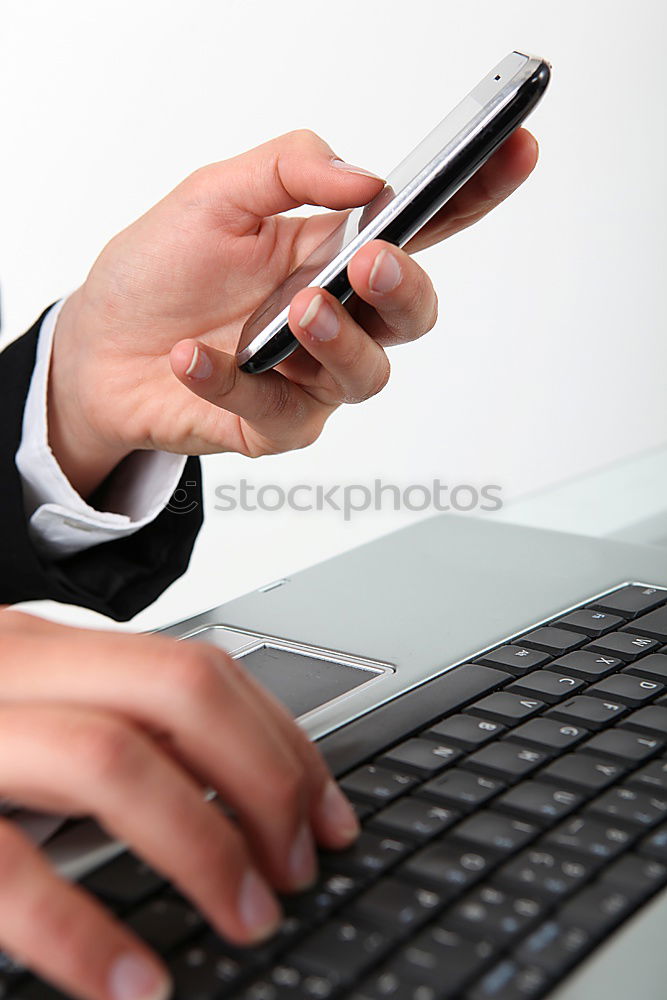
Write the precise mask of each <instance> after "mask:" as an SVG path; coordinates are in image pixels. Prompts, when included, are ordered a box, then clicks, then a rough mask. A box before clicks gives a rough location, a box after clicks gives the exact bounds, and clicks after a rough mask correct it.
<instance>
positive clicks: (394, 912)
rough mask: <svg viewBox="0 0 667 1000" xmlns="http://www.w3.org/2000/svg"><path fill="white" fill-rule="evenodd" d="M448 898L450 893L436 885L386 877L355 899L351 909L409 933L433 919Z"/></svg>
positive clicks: (373, 921)
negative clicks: (431, 885) (413, 883)
mask: <svg viewBox="0 0 667 1000" xmlns="http://www.w3.org/2000/svg"><path fill="white" fill-rule="evenodd" d="M446 902H447V895H446V894H444V893H441V892H438V890H437V889H433V888H427V887H425V886H421V885H412V884H411V883H409V882H405V881H402V880H400V879H396V878H384V879H381V880H380V881H379V882H376V883H375V885H373V886H371V888H370V889H367V890H366V892H364V893H362V895H361V896H359V897H358V898H357V899H356V900H355V901H354V903H353V904H352V906H351V907H350V913H351V914H353V915H354V917H355V918H357V919H360V920H363V921H367V922H369V923H370V924H372V925H373V926H376V925H377V926H379V927H383V926H384V925H385V924H389V925H390V927H392V928H394V929H399V930H400V931H401V933H408V932H410V931H412V930H415V929H416V928H418V927H421V926H422V924H425V923H426V922H427V921H429V920H433V918H434V917H435V916H436V915H437V914H438V913H439V912H440V910H442V908H443V907H444V905H445V903H446Z"/></svg>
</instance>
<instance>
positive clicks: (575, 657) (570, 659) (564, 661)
mask: <svg viewBox="0 0 667 1000" xmlns="http://www.w3.org/2000/svg"><path fill="white" fill-rule="evenodd" d="M622 665H623V661H622V660H619V659H617V658H616V657H615V656H602V655H601V654H600V653H590V652H586V650H584V649H577V650H576V651H575V652H574V653H566V655H565V656H561V657H559V658H558V659H557V660H553V662H552V663H549V664H548V665H547V667H546V668H545V669H547V670H557V671H562V672H563V673H568V674H573V675H574V676H575V677H581V679H582V680H584V681H589V682H591V681H595V680H597V679H598V678H600V677H606V676H607V674H612V673H613V672H614V671H615V670H618V668H619V667H621V666H622Z"/></svg>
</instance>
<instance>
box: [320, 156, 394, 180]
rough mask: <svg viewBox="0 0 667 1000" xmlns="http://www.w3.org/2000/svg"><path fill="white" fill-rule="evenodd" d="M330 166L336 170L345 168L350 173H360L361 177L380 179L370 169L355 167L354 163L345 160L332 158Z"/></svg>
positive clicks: (380, 178)
mask: <svg viewBox="0 0 667 1000" xmlns="http://www.w3.org/2000/svg"><path fill="white" fill-rule="evenodd" d="M331 166H332V167H336V169H337V170H347V171H348V173H350V174H361V175H362V177H372V178H373V179H374V180H376V181H381V180H382V177H380V176H379V175H378V174H374V173H373V171H372V170H364V168H363V167H356V166H355V165H354V163H346V162H345V160H338V159H334V160H332V161H331Z"/></svg>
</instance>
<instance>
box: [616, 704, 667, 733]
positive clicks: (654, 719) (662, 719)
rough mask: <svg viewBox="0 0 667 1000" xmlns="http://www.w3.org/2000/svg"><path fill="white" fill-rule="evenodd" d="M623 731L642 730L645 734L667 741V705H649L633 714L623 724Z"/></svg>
mask: <svg viewBox="0 0 667 1000" xmlns="http://www.w3.org/2000/svg"><path fill="white" fill-rule="evenodd" d="M620 725H621V728H622V729H641V730H642V731H643V732H647V733H651V734H652V735H654V736H661V737H663V738H664V739H667V705H648V706H647V707H646V708H640V709H639V711H638V712H633V713H632V715H628V716H627V718H625V719H623V721H622V722H621V724H620Z"/></svg>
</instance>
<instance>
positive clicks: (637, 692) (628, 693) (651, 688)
mask: <svg viewBox="0 0 667 1000" xmlns="http://www.w3.org/2000/svg"><path fill="white" fill-rule="evenodd" d="M664 690H665V685H664V684H659V683H658V681H650V680H646V679H645V678H644V677H631V676H630V675H629V674H615V675H614V676H613V677H605V678H604V680H601V681H598V683H597V684H594V685H593V687H589V688H588V689H587V691H586V694H590V695H594V696H595V697H596V698H606V699H613V700H617V701H622V702H623V703H624V704H625V705H629V706H630V707H631V708H641V707H642V705H645V704H646V703H647V702H650V701H652V700H653V698H657V697H658V695H659V694H662V692H663V691H664Z"/></svg>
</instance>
